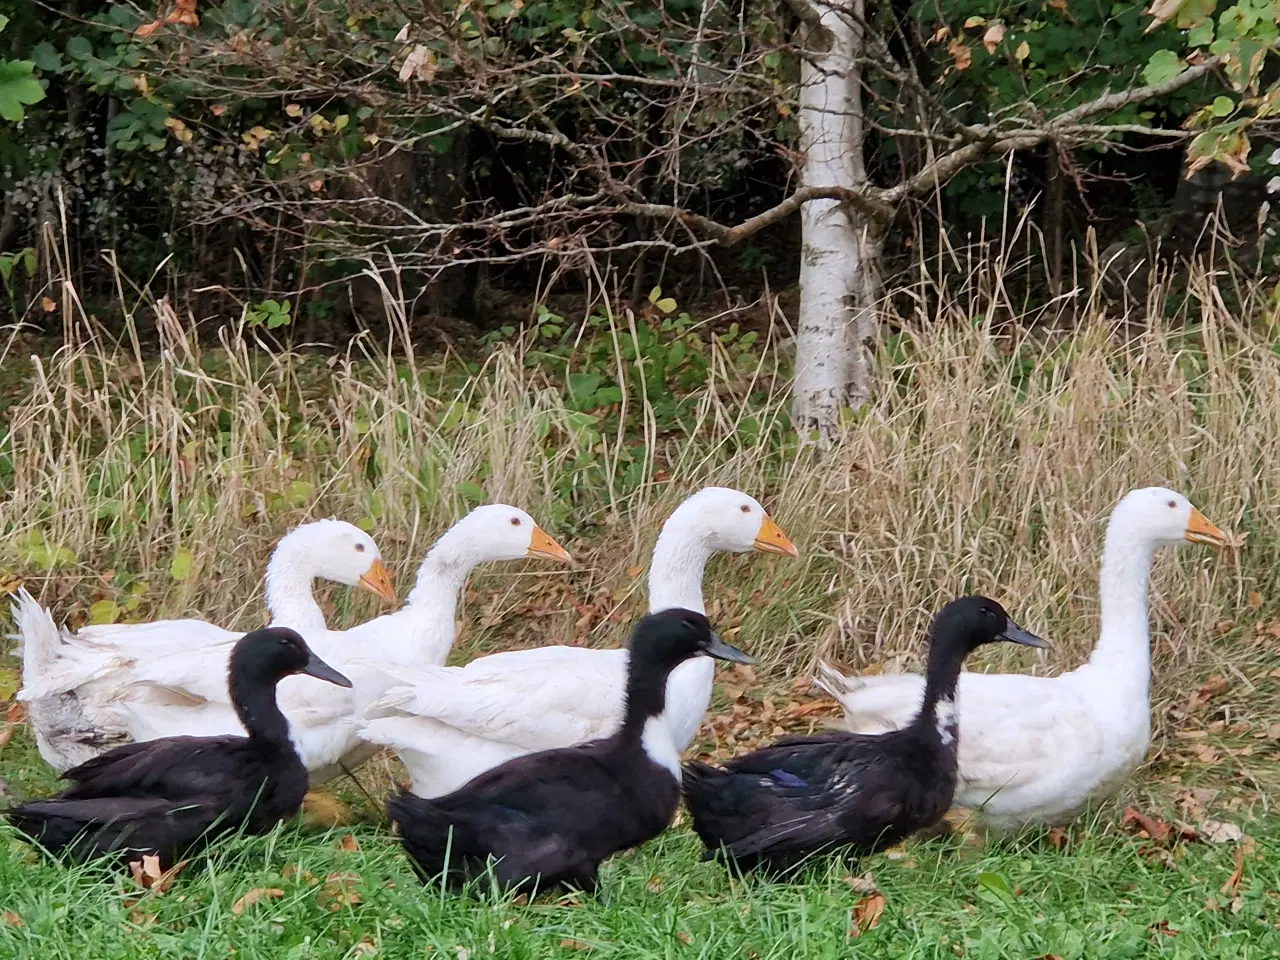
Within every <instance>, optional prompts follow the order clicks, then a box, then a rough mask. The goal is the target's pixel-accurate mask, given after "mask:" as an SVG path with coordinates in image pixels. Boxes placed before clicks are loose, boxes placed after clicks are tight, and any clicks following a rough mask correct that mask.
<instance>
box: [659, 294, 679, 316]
mask: <svg viewBox="0 0 1280 960" xmlns="http://www.w3.org/2000/svg"><path fill="white" fill-rule="evenodd" d="M653 305H654V306H655V307H657V308H658V309H659V310H661V311H662V312H663V313H670V312H671V311H672V310H674V309H675V308H676V302H675V300H674V299H672V298H671V297H663V298H662V299H661V300H656V301H654V303H653Z"/></svg>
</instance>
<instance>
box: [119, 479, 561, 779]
mask: <svg viewBox="0 0 1280 960" xmlns="http://www.w3.org/2000/svg"><path fill="white" fill-rule="evenodd" d="M524 557H541V558H544V559H549V560H560V561H566V562H567V561H569V560H570V559H571V557H570V556H569V553H568V551H566V550H565V549H564V547H562V546H560V544H558V543H556V541H555V540H553V539H552V538H551V537H550V536H548V535H547V534H546V533H545V532H544V531H543V530H542V529H541V528H540V527H539V526H538V525H537V524H536V523H534V521H533V518H532V517H531V516H529V514H527V513H525V512H524V511H523V510H520V509H519V508H517V507H511V506H506V505H504V504H490V505H487V506H483V507H477V508H476V509H475V510H472V511H471V512H470V513H469V514H467V515H466V516H465V517H463V518H462V519H461V520H459V521H458V522H457V523H456V524H454V525H453V526H452V527H451V528H450V529H449V530H448V531H447V532H446V533H445V534H444V535H443V536H442V537H440V539H439V540H437V541H436V543H435V545H434V546H433V547H432V548H431V550H430V551H429V552H428V554H427V556H426V559H425V560H423V562H422V565H421V566H420V567H419V568H418V575H417V581H416V583H415V584H414V588H413V590H412V591H411V592H410V593H409V596H408V598H407V600H406V602H405V605H404V606H403V607H402V608H401V609H399V610H397V611H396V612H395V613H388V614H384V615H383V616H380V617H376V618H374V619H373V620H369V621H367V622H365V623H361V624H358V625H357V626H354V627H352V628H351V629H349V630H324V631H321V632H315V633H310V634H307V635H306V640H307V644H308V646H310V647H311V649H312V650H314V651H315V652H316V655H317V656H319V657H321V658H322V659H323V660H324V661H325V662H326V663H330V664H332V665H333V666H334V667H336V668H337V669H339V670H341V671H342V672H343V673H344V674H346V675H347V676H348V677H350V679H351V680H352V683H353V684H354V686H353V688H352V689H350V690H347V689H344V688H342V687H337V686H333V685H331V684H315V683H312V684H308V683H306V682H305V681H306V678H305V677H286V678H285V679H284V680H282V681H281V682H280V684H279V686H278V687H277V696H278V699H279V703H280V708H281V710H283V711H284V714H285V716H286V717H287V718H288V720H289V736H290V739H291V740H292V741H293V743H294V745H295V747H296V748H297V750H298V755H299V756H300V757H302V760H303V763H305V764H306V766H307V770H308V771H309V772H310V773H311V780H312V782H313V783H316V784H319V783H324V782H326V781H328V780H330V779H332V778H333V777H335V776H337V775H339V774H340V773H341V772H342V770H343V768H344V767H345V768H346V769H348V770H350V769H354V767H355V766H357V765H359V764H360V763H362V762H363V761H364V760H365V759H367V758H368V757H369V756H370V755H372V754H373V753H374V752H375V751H376V749H377V748H376V747H373V746H369V745H367V744H363V743H361V742H360V739H359V736H358V733H359V731H358V727H357V725H356V724H355V723H354V722H353V721H354V720H355V718H356V717H357V716H358V714H359V711H360V710H362V709H363V708H364V707H365V706H366V705H367V704H368V703H369V702H370V701H372V700H373V699H374V698H376V697H378V696H380V695H381V694H382V693H383V692H384V691H385V690H386V689H387V688H388V687H389V686H391V685H392V683H393V682H394V680H393V679H390V678H388V677H387V676H386V675H385V674H383V673H382V672H380V671H374V670H370V669H367V668H361V667H360V666H359V665H358V663H355V662H353V661H354V660H356V659H357V658H359V657H361V656H364V657H367V656H369V655H371V654H373V655H376V656H378V657H380V658H386V659H387V660H390V661H391V662H393V663H395V664H397V665H404V669H407V668H408V666H409V665H416V664H440V663H444V661H445V659H446V658H447V657H448V655H449V650H450V648H451V647H452V646H453V640H454V636H455V634H456V630H457V627H456V624H455V621H454V617H455V614H456V611H457V605H458V596H459V594H460V593H461V591H462V588H463V586H464V584H465V583H466V580H467V577H468V576H469V575H470V573H471V571H472V570H474V569H475V568H476V566H477V565H479V564H481V563H488V562H495V561H501V560H519V559H522V558H524ZM397 669H400V667H399V666H397ZM222 672H223V673H225V666H224V667H223V668H222ZM296 680H302V681H303V682H302V683H295V682H293V681H296ZM195 683H196V681H195V678H194V677H192V669H191V666H190V665H189V664H188V663H186V662H185V658H183V657H182V656H181V655H174V656H169V657H164V658H161V659H160V660H158V661H155V662H154V663H151V664H148V669H147V671H146V673H145V675H140V676H135V677H134V682H133V686H132V687H131V688H130V689H129V692H128V693H127V697H128V699H127V701H126V702H124V703H123V704H122V705H121V706H122V711H123V712H125V713H126V714H127V715H128V716H129V732H130V734H131V738H132V739H134V740H153V739H156V738H158V737H162V736H176V735H184V734H185V735H190V736H215V735H218V734H241V733H243V732H244V727H243V726H242V725H241V724H240V721H239V719H238V718H237V717H236V715H235V711H234V708H233V707H232V706H231V704H230V702H229V701H228V699H227V693H226V690H225V689H223V690H222V691H221V693H220V695H219V696H217V697H216V698H214V697H210V696H208V695H207V693H206V692H202V693H201V694H200V699H199V700H198V701H194V698H192V697H191V696H190V694H191V693H192V692H193V690H194V687H195ZM206 686H207V684H204V683H201V684H200V687H201V690H202V691H203V690H204V688H205V687H206ZM318 687H322V688H323V689H317V688H318ZM184 697H185V698H186V703H185V704H183V703H181V702H177V703H175V698H184ZM193 701H194V702H193Z"/></svg>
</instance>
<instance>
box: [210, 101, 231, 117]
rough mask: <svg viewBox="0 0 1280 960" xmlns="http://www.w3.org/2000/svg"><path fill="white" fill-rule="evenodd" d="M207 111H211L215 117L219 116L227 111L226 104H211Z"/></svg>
mask: <svg viewBox="0 0 1280 960" xmlns="http://www.w3.org/2000/svg"><path fill="white" fill-rule="evenodd" d="M209 112H210V113H212V114H213V115H214V116H215V117H220V116H222V115H223V114H224V113H226V112H227V107H226V104H222V103H215V104H214V105H213V106H211V107H210V108H209Z"/></svg>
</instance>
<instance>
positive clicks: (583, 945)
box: [560, 937, 595, 950]
mask: <svg viewBox="0 0 1280 960" xmlns="http://www.w3.org/2000/svg"><path fill="white" fill-rule="evenodd" d="M560 946H562V947H564V948H565V949H566V950H594V949H595V947H593V946H591V944H589V943H587V942H586V941H584V940H575V939H574V938H573V937H565V938H564V939H563V940H561V941H560Z"/></svg>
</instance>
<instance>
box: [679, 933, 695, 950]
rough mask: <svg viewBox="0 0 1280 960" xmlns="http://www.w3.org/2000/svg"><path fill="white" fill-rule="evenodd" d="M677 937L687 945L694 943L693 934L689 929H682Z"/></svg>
mask: <svg viewBox="0 0 1280 960" xmlns="http://www.w3.org/2000/svg"><path fill="white" fill-rule="evenodd" d="M676 939H677V940H679V941H680V942H681V943H683V944H684V945H685V946H686V947H687V946H688V945H689V944H691V943H693V934H692V933H690V932H689V931H687V930H681V931H680V932H679V933H677V934H676Z"/></svg>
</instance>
